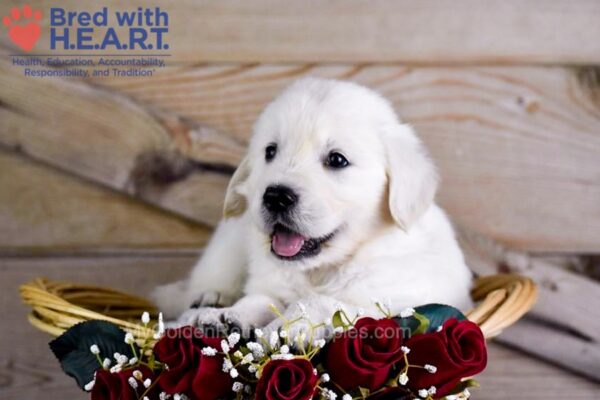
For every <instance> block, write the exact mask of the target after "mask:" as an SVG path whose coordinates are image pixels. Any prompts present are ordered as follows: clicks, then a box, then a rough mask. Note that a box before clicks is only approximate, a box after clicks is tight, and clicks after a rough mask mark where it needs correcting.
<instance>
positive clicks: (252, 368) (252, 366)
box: [248, 365, 256, 373]
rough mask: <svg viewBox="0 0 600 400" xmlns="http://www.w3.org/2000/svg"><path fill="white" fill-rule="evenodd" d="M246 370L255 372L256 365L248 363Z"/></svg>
mask: <svg viewBox="0 0 600 400" xmlns="http://www.w3.org/2000/svg"><path fill="white" fill-rule="evenodd" d="M248 372H250V373H254V372H256V365H250V366H248Z"/></svg>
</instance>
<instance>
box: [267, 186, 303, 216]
mask: <svg viewBox="0 0 600 400" xmlns="http://www.w3.org/2000/svg"><path fill="white" fill-rule="evenodd" d="M297 203H298V195H297V194H296V193H295V192H294V191H293V190H292V189H291V188H289V187H287V186H283V185H271V186H269V187H267V189H266V190H265V194H264V195H263V205H264V207H265V208H266V209H267V210H268V211H269V212H270V213H272V214H284V213H287V212H289V211H291V210H292V209H293V208H294V206H295V205H296V204H297Z"/></svg>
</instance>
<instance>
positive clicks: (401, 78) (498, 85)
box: [96, 64, 600, 252]
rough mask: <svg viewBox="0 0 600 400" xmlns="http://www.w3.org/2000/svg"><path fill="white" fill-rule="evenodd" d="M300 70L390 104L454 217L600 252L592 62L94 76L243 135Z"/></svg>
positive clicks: (210, 69) (530, 242) (548, 246)
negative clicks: (424, 152)
mask: <svg viewBox="0 0 600 400" xmlns="http://www.w3.org/2000/svg"><path fill="white" fill-rule="evenodd" d="M305 75H315V76H324V77H332V78H340V79H351V80H354V81H356V82H359V83H362V84H365V85H367V86H369V87H371V88H374V89H376V90H378V91H380V92H381V93H382V94H383V95H384V96H385V97H387V98H388V99H390V100H391V101H392V103H393V105H394V106H395V108H396V109H397V111H398V112H399V114H400V116H401V117H402V118H403V119H404V120H405V121H406V122H409V123H411V124H413V125H414V126H415V127H416V129H417V132H419V133H420V134H421V136H422V137H423V138H424V140H425V142H426V143H427V145H428V147H429V149H430V150H431V152H432V154H433V156H434V159H435V160H436V162H437V164H438V166H439V169H440V172H441V175H442V178H443V182H442V186H441V192H440V194H439V200H440V201H441V203H442V204H443V205H444V206H445V208H446V209H447V210H448V211H449V212H450V214H451V216H452V217H453V219H454V220H455V221H456V222H457V223H459V224H461V225H464V226H467V227H471V228H473V229H475V230H478V231H479V232H482V233H485V234H487V235H489V236H491V237H494V238H496V239H498V240H500V241H502V242H503V243H505V244H508V245H510V246H513V247H516V248H521V249H527V250H540V251H578V252H598V251H600V240H599V239H598V238H599V237H600V157H598V154H600V135H598V132H599V130H600V102H598V98H600V97H598V96H600V95H599V94H598V93H600V92H599V90H600V89H599V87H598V83H597V82H598V79H597V77H598V70H597V69H594V68H582V69H571V68H564V67H552V68H537V67H470V68H442V67H431V68H429V67H419V68H412V67H407V66H401V65H389V66H374V65H373V66H365V65H337V66H328V65H309V64H302V65H206V66H200V67H196V68H171V69H169V70H167V71H165V72H164V73H162V74H160V75H159V76H156V77H153V78H148V79H140V80H131V79H118V80H115V79H108V80H98V81H96V82H97V83H99V84H102V85H105V86H107V87H110V88H112V89H113V90H116V91H118V92H120V93H124V94H127V95H128V96H131V97H132V98H134V99H136V100H137V101H139V102H141V103H144V104H149V105H152V106H154V107H157V108H160V109H163V110H167V111H169V112H173V113H175V114H177V115H181V116H184V117H185V118H187V119H189V120H192V121H197V122H202V123H205V124H207V125H209V126H212V127H215V128H217V129H218V130H219V131H221V132H226V133H227V134H229V135H231V136H232V139H234V140H236V141H238V142H245V141H247V139H248V137H249V135H250V132H251V129H252V123H253V122H254V120H255V119H256V117H257V115H258V114H259V113H260V111H261V110H262V109H263V107H264V106H265V105H266V104H267V103H268V102H269V101H270V100H271V99H272V98H273V97H274V96H275V95H276V94H277V93H278V92H279V91H281V90H282V89H283V88H284V87H285V86H286V85H288V84H290V83H291V82H292V81H293V80H295V79H297V78H299V77H302V76H305Z"/></svg>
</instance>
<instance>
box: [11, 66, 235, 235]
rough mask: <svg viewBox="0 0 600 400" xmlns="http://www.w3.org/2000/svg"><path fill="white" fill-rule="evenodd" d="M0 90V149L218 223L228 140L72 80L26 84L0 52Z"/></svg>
mask: <svg viewBox="0 0 600 400" xmlns="http://www.w3.org/2000/svg"><path fill="white" fill-rule="evenodd" d="M0 88H1V90H0V144H1V145H4V146H5V147H8V148H11V149H14V150H16V151H19V152H21V153H22V154H25V155H27V156H30V157H32V158H34V159H36V160H39V161H43V162H45V163H48V164H50V165H53V166H55V167H58V168H61V169H63V170H65V171H69V172H71V173H73V174H75V175H77V176H81V177H84V178H87V179H90V180H92V181H95V182H98V183H101V184H103V185H105V186H108V187H109V188H111V189H115V190H119V191H123V192H125V193H129V194H131V195H134V196H138V197H140V198H143V199H144V200H146V201H148V202H151V203H153V204H157V205H164V206H165V208H167V209H171V210H173V211H176V212H178V213H179V214H181V215H185V216H188V217H190V218H192V219H194V220H196V221H200V222H204V223H207V224H215V223H216V222H217V221H218V220H219V218H220V216H221V209H222V205H221V203H222V199H223V196H224V191H225V188H226V186H227V183H228V180H229V175H230V173H231V169H232V168H231V167H229V168H227V167H223V165H222V164H223V163H224V162H227V160H228V157H232V156H233V157H236V155H238V154H241V153H242V152H243V148H242V147H241V146H240V145H239V144H237V143H236V142H235V141H234V140H231V139H227V138H226V137H220V135H219V133H218V132H217V131H215V130H214V129H211V128H209V127H206V126H201V125H199V124H196V123H188V122H187V121H184V120H180V119H178V118H177V116H173V115H163V114H161V113H160V112H159V111H153V110H151V109H144V108H143V107H141V106H140V105H138V104H136V103H134V102H132V101H131V100H130V99H128V98H127V97H125V96H123V95H119V94H116V93H113V92H111V91H107V90H104V89H100V88H97V87H92V86H90V85H87V84H84V83H81V82H78V81H77V80H60V79H53V78H49V79H39V80H36V79H28V78H27V77H24V76H21V72H20V71H19V69H18V68H13V67H12V66H11V65H10V62H8V61H7V59H6V58H5V57H4V55H2V60H1V61H0ZM32 93H34V94H35V95H32ZM217 139H218V140H217ZM237 158H239V156H238V157H236V159H237Z"/></svg>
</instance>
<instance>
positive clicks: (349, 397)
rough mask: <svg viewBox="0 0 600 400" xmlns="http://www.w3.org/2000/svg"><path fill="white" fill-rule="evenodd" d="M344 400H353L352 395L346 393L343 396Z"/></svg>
mask: <svg viewBox="0 0 600 400" xmlns="http://www.w3.org/2000/svg"><path fill="white" fill-rule="evenodd" d="M342 400H352V396H350V395H349V394H348V393H346V394H345V395H343V396H342Z"/></svg>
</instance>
